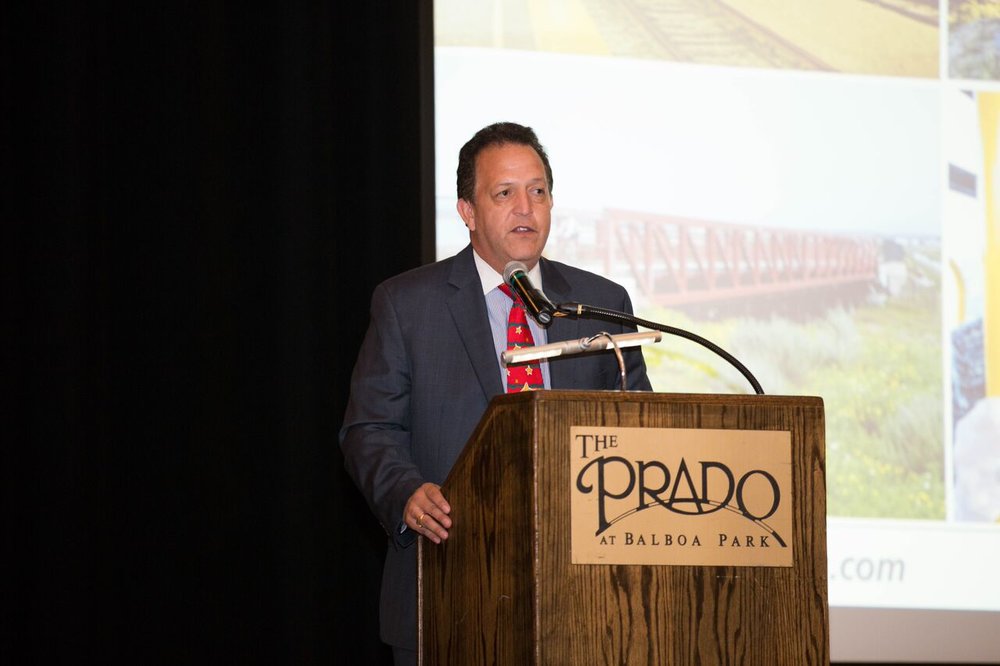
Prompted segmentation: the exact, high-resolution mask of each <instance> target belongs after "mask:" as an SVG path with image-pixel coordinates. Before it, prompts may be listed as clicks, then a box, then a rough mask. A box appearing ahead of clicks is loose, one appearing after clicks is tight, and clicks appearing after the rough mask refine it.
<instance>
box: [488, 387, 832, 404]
mask: <svg viewBox="0 0 1000 666" xmlns="http://www.w3.org/2000/svg"><path fill="white" fill-rule="evenodd" d="M580 400H604V401H610V402H651V403H674V404H691V403H699V404H730V405H736V404H739V405H775V406H777V405H799V406H802V407H820V408H822V407H823V398H821V397H819V396H804V395H757V394H754V393H658V392H655V391H576V390H568V389H545V390H538V391H522V392H520V393H508V394H502V395H498V396H496V397H495V398H493V401H497V402H507V403H511V402H515V403H516V402H552V401H555V402H576V401H580Z"/></svg>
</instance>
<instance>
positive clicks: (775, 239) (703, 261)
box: [597, 210, 880, 306]
mask: <svg viewBox="0 0 1000 666" xmlns="http://www.w3.org/2000/svg"><path fill="white" fill-rule="evenodd" d="M597 247H598V248H600V250H599V253H600V254H601V255H602V260H603V262H604V272H605V274H606V275H608V274H610V273H611V272H612V268H613V267H616V268H617V269H618V270H619V271H620V270H622V267H623V266H627V267H628V271H629V274H630V277H632V278H633V279H634V280H635V284H636V286H637V287H638V289H639V290H640V291H641V292H642V293H643V295H644V296H645V297H646V299H648V301H649V302H650V303H652V304H655V305H661V306H682V305H688V304H695V303H706V302H711V301H722V300H731V299H748V298H754V297H758V296H767V295H789V296H790V295H792V294H793V293H794V292H805V291H807V290H816V289H835V288H849V287H866V286H867V285H870V284H872V283H875V282H876V281H877V280H878V271H879V248H880V241H879V239H878V238H877V237H875V236H858V235H856V236H851V235H846V234H833V233H824V232H818V231H803V230H796V229H775V228H766V227H753V226H742V225H736V224H724V223H719V222H709V221H706V220H697V219H690V218H683V217H676V216H667V215H648V214H643V213H635V212H630V211H622V210H608V211H605V214H604V215H603V216H602V217H601V219H600V220H599V221H598V223H597Z"/></svg>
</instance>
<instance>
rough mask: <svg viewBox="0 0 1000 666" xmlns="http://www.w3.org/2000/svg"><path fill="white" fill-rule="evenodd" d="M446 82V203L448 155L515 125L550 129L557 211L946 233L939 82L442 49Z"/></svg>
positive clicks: (441, 89)
mask: <svg viewBox="0 0 1000 666" xmlns="http://www.w3.org/2000/svg"><path fill="white" fill-rule="evenodd" d="M435 76H436V81H435V85H436V87H437V90H438V92H437V95H438V97H439V99H441V98H444V99H448V104H447V105H446V106H439V108H438V109H437V125H436V131H437V149H438V155H439V159H438V173H437V191H438V198H439V206H443V207H445V208H446V207H447V202H448V200H449V198H450V199H451V200H452V201H453V200H454V180H455V179H454V166H455V164H454V158H451V159H448V158H447V156H454V155H457V153H458V148H459V147H460V146H461V144H462V143H463V142H464V141H465V140H467V139H468V137H469V136H471V135H472V133H473V132H475V130H476V129H478V128H479V127H482V126H483V125H485V124H487V123H489V122H494V121H498V120H514V121H517V122H521V123H524V124H528V125H530V126H532V127H534V128H535V129H536V131H537V132H538V134H539V136H540V138H541V140H542V142H543V143H544V145H545V146H546V149H547V150H548V151H549V154H550V158H551V160H552V164H553V169H554V174H555V175H554V178H555V187H554V196H555V203H556V208H557V211H558V210H559V209H560V208H568V209H575V210H600V209H602V208H623V209H627V210H635V211H642V212H651V213H664V214H672V215H682V216H688V217H696V218H704V219H708V220H712V221H717V222H733V223H744V224H754V225H764V226H776V227H790V228H800V229H816V230H830V231H865V232H876V233H880V234H904V235H915V234H917V235H920V234H926V235H937V234H938V233H939V231H940V228H939V227H940V221H939V220H940V188H941V177H942V176H941V174H942V171H941V161H940V146H939V142H938V141H936V140H928V138H929V137H937V136H940V133H941V128H940V116H941V110H940V101H939V98H938V91H937V88H936V87H933V86H931V85H920V84H916V85H915V84H914V82H912V81H909V82H905V85H903V84H901V82H900V81H898V80H892V79H875V78H862V77H854V76H846V75H828V76H824V77H822V78H818V77H816V76H815V75H809V74H796V73H789V72H775V71H766V70H765V71H761V70H749V69H736V68H719V67H707V66H699V65H682V64H674V63H668V62H655V61H653V62H647V61H630V60H626V59H613V60H612V59H606V58H595V57H589V56H570V55H561V54H541V53H532V52H510V51H498V50H491V49H440V48H439V49H438V50H437V52H436V70H435ZM442 213H444V214H445V216H450V214H449V212H448V211H447V210H441V211H439V216H441V214H442ZM452 230H453V231H457V232H459V234H461V232H462V231H464V229H463V228H462V227H461V225H460V224H459V225H458V227H457V228H453V229H452ZM442 231H445V230H442ZM445 233H446V234H447V231H445Z"/></svg>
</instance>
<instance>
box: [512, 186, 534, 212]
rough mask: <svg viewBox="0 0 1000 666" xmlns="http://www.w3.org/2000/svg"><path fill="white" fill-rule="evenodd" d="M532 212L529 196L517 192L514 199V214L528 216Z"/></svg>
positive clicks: (522, 192)
mask: <svg viewBox="0 0 1000 666" xmlns="http://www.w3.org/2000/svg"><path fill="white" fill-rule="evenodd" d="M532 210H533V209H532V201H531V196H530V195H529V194H528V193H527V192H525V191H523V190H522V191H520V192H518V193H517V195H516V197H515V199H514V212H515V213H517V214H519V215H530V214H531V212H532Z"/></svg>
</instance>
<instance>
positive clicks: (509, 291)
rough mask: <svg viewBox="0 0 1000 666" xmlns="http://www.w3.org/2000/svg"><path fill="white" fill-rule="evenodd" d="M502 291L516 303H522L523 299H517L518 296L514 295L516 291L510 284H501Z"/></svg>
mask: <svg viewBox="0 0 1000 666" xmlns="http://www.w3.org/2000/svg"><path fill="white" fill-rule="evenodd" d="M500 291H502V292H503V293H505V294H507V296H509V297H510V298H511V300H513V301H514V302H515V303H520V302H521V299H520V298H518V297H517V294H515V293H514V290H513V289H511V288H510V285H509V284H501V285H500Z"/></svg>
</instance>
